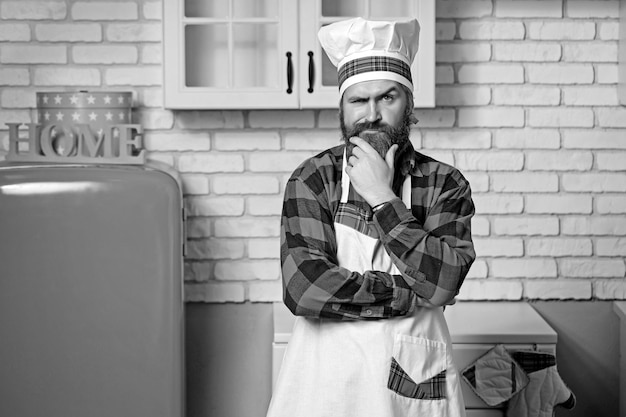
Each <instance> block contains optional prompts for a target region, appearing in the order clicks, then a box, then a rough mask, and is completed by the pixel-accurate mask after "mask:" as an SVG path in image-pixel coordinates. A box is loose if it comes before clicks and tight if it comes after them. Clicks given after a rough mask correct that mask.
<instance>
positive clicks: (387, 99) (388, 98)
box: [383, 94, 394, 101]
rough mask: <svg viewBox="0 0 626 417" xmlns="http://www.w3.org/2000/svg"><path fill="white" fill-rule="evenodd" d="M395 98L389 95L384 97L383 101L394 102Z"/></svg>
mask: <svg viewBox="0 0 626 417" xmlns="http://www.w3.org/2000/svg"><path fill="white" fill-rule="evenodd" d="M393 98H394V97H393V96H390V95H389V94H387V95H385V96H383V101H392V100H393Z"/></svg>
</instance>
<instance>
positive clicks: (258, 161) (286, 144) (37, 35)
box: [0, 0, 626, 303]
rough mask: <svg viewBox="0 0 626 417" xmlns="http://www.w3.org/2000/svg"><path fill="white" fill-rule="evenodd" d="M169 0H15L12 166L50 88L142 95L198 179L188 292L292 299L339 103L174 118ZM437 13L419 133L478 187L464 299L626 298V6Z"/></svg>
mask: <svg viewBox="0 0 626 417" xmlns="http://www.w3.org/2000/svg"><path fill="white" fill-rule="evenodd" d="M163 1H166V0H94V1H88V0H76V1H69V0H3V1H1V2H0V42H1V44H2V45H1V47H0V86H1V91H0V158H3V155H5V154H6V151H7V146H8V133H7V129H6V126H4V123H8V122H9V123H10V122H23V123H27V122H32V121H34V120H33V117H34V112H33V111H32V109H33V108H34V107H35V106H36V103H35V101H34V97H35V92H37V91H54V90H59V89H63V90H65V89H77V90H78V89H103V90H107V89H110V90H117V91H119V90H129V91H133V93H134V94H133V98H134V119H135V121H136V122H137V123H141V124H142V126H143V128H144V144H145V147H146V149H147V150H148V155H149V158H150V159H151V160H156V161H162V162H164V163H166V164H168V165H170V166H172V167H173V168H174V169H176V170H177V171H178V172H179V173H180V175H181V179H182V185H183V197H184V204H185V207H186V209H187V214H188V220H187V224H186V234H187V238H188V242H187V257H186V259H185V277H184V278H185V297H186V299H187V300H188V301H194V302H207V303H224V302H245V301H252V302H274V301H279V300H280V299H281V297H282V287H281V282H280V268H279V267H280V263H279V257H280V236H279V235H280V213H281V209H282V194H283V192H284V187H285V183H286V181H287V179H288V178H289V176H290V174H291V172H292V170H293V169H294V168H295V167H296V166H297V165H299V164H300V163H301V162H302V160H303V159H305V158H307V157H308V156H310V155H313V154H316V153H318V152H320V151H322V150H324V149H326V148H328V147H330V146H334V145H336V144H338V143H340V140H341V139H340V133H339V129H338V126H339V121H338V117H337V110H336V109H318V110H310V109H304V110H294V109H281V110H241V111H239V110H220V109H214V110H203V109H189V110H176V111H173V110H170V109H164V108H163V97H162V95H163V74H162V70H163V68H162V60H163V55H162V39H161V38H162V31H163V22H162V20H163V16H162V6H163ZM436 16H437V22H436V39H437V42H436V59H437V62H436V107H435V108H428V109H416V111H415V114H416V116H417V118H418V119H419V124H418V125H417V126H416V127H414V128H413V130H412V133H411V140H412V142H413V143H414V144H415V146H416V147H417V148H418V149H420V150H421V152H423V153H425V154H427V155H429V156H432V157H434V158H438V159H440V160H442V161H443V162H446V163H449V164H452V165H455V166H456V167H458V168H459V169H460V170H461V171H462V172H463V174H464V175H465V176H466V177H467V178H468V179H469V181H470V182H471V184H472V191H473V198H474V202H475V204H476V212H477V215H476V217H475V219H474V221H473V225H472V227H473V233H474V239H475V244H476V251H477V255H478V258H477V260H476V261H475V263H474V265H473V267H472V268H471V270H470V273H469V275H468V278H467V279H466V281H465V283H464V285H463V287H462V289H461V292H460V294H459V297H458V298H459V299H463V300H535V299H536V300H553V299H556V300H592V299H598V300H611V299H626V263H625V261H624V259H626V219H625V215H626V164H625V163H624V161H625V160H626V139H625V135H624V133H623V129H624V128H626V110H625V109H624V108H623V107H622V106H621V105H620V104H619V103H618V97H617V84H618V39H619V2H618V1H616V0H608V1H586V0H585V1H583V0H558V1H557V0H548V1H537V0H531V1H513V0H468V1H437V2H436Z"/></svg>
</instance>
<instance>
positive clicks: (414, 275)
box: [374, 176, 476, 306]
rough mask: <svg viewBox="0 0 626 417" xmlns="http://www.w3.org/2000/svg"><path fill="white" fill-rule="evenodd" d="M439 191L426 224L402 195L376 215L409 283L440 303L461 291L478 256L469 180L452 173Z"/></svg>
mask: <svg viewBox="0 0 626 417" xmlns="http://www.w3.org/2000/svg"><path fill="white" fill-rule="evenodd" d="M413 192H414V193H415V192H419V190H413ZM436 194H437V196H436V197H435V198H434V201H433V203H432V204H431V205H430V206H429V207H428V208H426V210H425V211H426V215H425V219H424V222H423V223H421V222H420V221H419V220H418V219H416V218H415V217H414V216H413V214H412V211H411V210H409V209H407V208H406V206H405V205H404V204H403V203H402V201H401V200H400V199H399V198H396V199H394V200H392V201H391V202H390V203H388V204H386V205H385V206H384V207H383V208H382V209H380V210H378V211H377V212H376V213H375V215H374V218H375V223H376V224H377V227H378V228H379V229H380V230H379V231H380V235H381V240H382V242H383V245H384V246H385V248H386V249H387V253H389V255H390V256H391V259H392V261H393V262H394V264H395V265H396V267H397V268H398V270H400V272H401V273H402V277H403V278H404V280H405V282H406V284H407V285H408V286H409V287H410V288H411V289H412V290H413V291H414V292H415V293H416V294H417V295H418V296H419V297H421V298H423V299H425V300H427V301H428V302H430V303H431V304H433V305H436V306H441V305H445V304H447V303H449V302H450V301H451V300H452V299H453V298H454V297H455V296H456V295H457V294H458V292H459V289H460V287H461V284H462V283H463V280H464V279H465V276H466V275H467V272H468V271H469V268H470V266H471V265H472V263H473V261H474V259H475V257H476V254H475V252H474V245H473V243H472V237H471V218H472V216H473V215H474V211H475V210H474V204H473V202H472V198H471V191H470V186H469V183H467V181H465V180H464V179H462V178H459V176H448V177H447V179H446V182H445V184H443V186H442V187H441V188H440V189H439V190H437V193H436Z"/></svg>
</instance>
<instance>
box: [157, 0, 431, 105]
mask: <svg viewBox="0 0 626 417" xmlns="http://www.w3.org/2000/svg"><path fill="white" fill-rule="evenodd" d="M163 11H164V13H163V27H164V32H163V36H164V40H163V46H164V80H163V85H164V95H165V97H164V99H165V100H164V102H165V107H166V108H171V109H297V108H308V109H313V108H336V107H337V103H338V102H339V94H338V89H337V69H336V68H335V67H334V66H333V65H332V64H331V63H330V60H329V59H328V57H327V56H326V54H325V53H324V51H323V50H322V48H321V46H320V45H319V41H318V39H317V32H318V30H319V28H320V27H322V26H324V25H327V24H330V23H333V22H335V21H338V20H343V19H347V18H351V17H357V16H360V17H363V18H367V19H373V20H405V19H408V18H410V17H417V19H418V20H419V22H420V26H421V30H420V47H419V51H418V53H417V57H416V59H415V62H414V64H413V66H412V72H413V82H414V85H415V105H416V107H433V106H434V104H435V0H384V1H383V0H342V1H337V0H301V1H296V0H211V1H209V0H167V1H165V2H164V9H163Z"/></svg>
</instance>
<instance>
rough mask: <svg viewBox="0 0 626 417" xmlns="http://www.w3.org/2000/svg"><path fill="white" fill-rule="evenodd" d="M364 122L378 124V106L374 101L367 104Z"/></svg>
mask: <svg viewBox="0 0 626 417" xmlns="http://www.w3.org/2000/svg"><path fill="white" fill-rule="evenodd" d="M367 106H368V107H367V115H366V120H367V121H368V122H370V123H373V122H378V121H379V120H380V111H378V104H377V103H376V102H375V101H373V100H372V101H370V102H368V104H367Z"/></svg>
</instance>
